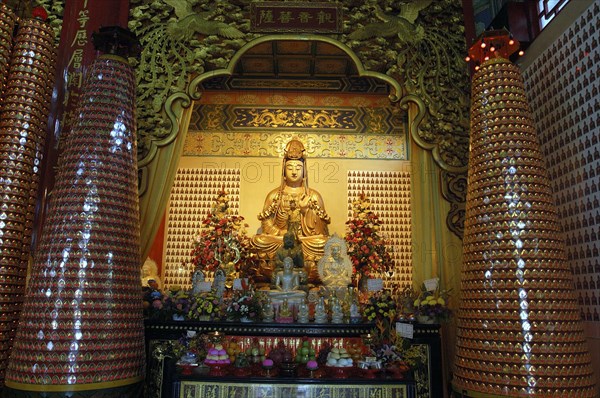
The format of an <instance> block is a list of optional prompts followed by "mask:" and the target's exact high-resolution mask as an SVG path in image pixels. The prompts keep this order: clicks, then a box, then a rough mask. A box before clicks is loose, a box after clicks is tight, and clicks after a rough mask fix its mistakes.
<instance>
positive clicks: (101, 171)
mask: <svg viewBox="0 0 600 398" xmlns="http://www.w3.org/2000/svg"><path fill="white" fill-rule="evenodd" d="M93 41H94V44H95V45H96V48H97V49H99V50H102V51H104V52H110V53H109V54H105V55H102V56H100V57H99V58H98V59H97V60H96V61H94V63H93V64H92V65H91V67H90V69H89V71H88V72H87V75H86V79H85V83H84V85H83V87H82V96H81V102H80V106H79V108H78V113H77V120H76V122H75V123H74V126H73V129H72V130H71V132H70V133H69V134H68V135H67V138H66V142H65V143H64V145H61V147H62V148H64V151H63V152H62V153H61V156H60V159H59V164H58V169H57V178H56V184H55V186H54V189H53V191H52V192H51V197H50V203H49V210H48V212H47V219H46V220H45V224H44V228H43V230H42V234H41V238H40V244H39V246H38V250H37V252H36V255H35V258H34V262H33V266H32V270H31V280H30V284H29V287H28V291H27V295H26V298H25V304H24V308H23V312H22V315H21V319H20V321H19V327H18V331H17V336H16V338H15V343H14V347H13V350H12V353H11V357H10V361H9V365H8V369H7V372H6V381H5V385H6V387H5V394H6V396H9V397H21V396H27V397H31V396H38V394H39V396H44V397H48V396H60V397H64V396H74V395H73V394H76V395H77V396H78V397H84V396H88V395H89V396H94V397H96V396H102V397H134V396H135V397H137V396H139V395H140V390H141V384H142V380H143V376H144V365H145V358H144V329H143V318H142V305H141V300H140V287H139V278H140V264H139V258H140V254H139V252H140V241H139V240H140V224H139V201H138V190H137V145H136V128H135V127H136V126H135V115H134V104H135V87H134V86H135V85H134V73H133V70H132V68H131V66H130V65H129V64H128V63H127V60H126V58H125V57H126V56H127V55H129V54H128V53H129V52H130V51H129V49H130V48H131V47H132V46H133V47H134V48H136V49H137V41H136V39H135V37H133V36H132V35H131V34H130V33H129V32H128V31H125V30H124V29H121V28H116V27H113V28H110V27H109V28H102V29H101V30H100V33H99V34H95V35H94V36H93Z"/></svg>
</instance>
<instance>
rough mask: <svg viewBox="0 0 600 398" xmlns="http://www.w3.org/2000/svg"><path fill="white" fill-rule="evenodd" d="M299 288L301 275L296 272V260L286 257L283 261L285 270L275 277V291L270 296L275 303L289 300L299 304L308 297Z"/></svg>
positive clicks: (271, 291) (272, 290) (270, 292)
mask: <svg viewBox="0 0 600 398" xmlns="http://www.w3.org/2000/svg"><path fill="white" fill-rule="evenodd" d="M299 288H300V274H299V272H298V271H296V270H294V260H292V258H291V257H286V258H284V259H283V270H282V271H279V272H278V273H277V275H276V276H275V289H271V290H270V291H269V296H270V297H271V298H272V299H273V300H275V301H281V300H283V299H287V300H288V301H290V302H292V303H298V304H299V303H300V301H302V300H304V298H305V297H306V292H305V291H303V290H300V289H299Z"/></svg>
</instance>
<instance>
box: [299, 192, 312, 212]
mask: <svg viewBox="0 0 600 398" xmlns="http://www.w3.org/2000/svg"><path fill="white" fill-rule="evenodd" d="M309 204H310V196H309V195H307V194H302V196H301V197H300V208H302V209H306V208H307V207H308V206H309Z"/></svg>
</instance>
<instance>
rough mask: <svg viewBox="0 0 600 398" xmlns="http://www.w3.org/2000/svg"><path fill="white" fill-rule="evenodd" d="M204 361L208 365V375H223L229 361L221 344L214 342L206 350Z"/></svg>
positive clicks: (225, 372)
mask: <svg viewBox="0 0 600 398" xmlns="http://www.w3.org/2000/svg"><path fill="white" fill-rule="evenodd" d="M204 363H205V364H206V365H208V366H209V367H210V371H209V372H208V375H209V376H225V375H226V374H227V368H228V367H229V364H230V363H231V361H230V360H229V355H227V351H225V349H224V348H223V345H222V344H216V345H215V346H214V347H213V348H211V349H209V350H208V354H207V355H206V359H205V360H204Z"/></svg>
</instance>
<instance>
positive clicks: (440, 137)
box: [129, 0, 468, 250]
mask: <svg viewBox="0 0 600 398" xmlns="http://www.w3.org/2000/svg"><path fill="white" fill-rule="evenodd" d="M149 3H150V2H149V1H145V0H141V1H139V2H136V3H134V5H133V8H132V11H131V15H132V18H131V20H130V22H129V27H130V29H132V30H133V31H134V32H135V33H136V34H137V35H138V36H139V37H140V38H141V41H142V45H143V48H144V53H143V54H142V57H141V59H140V61H139V63H138V64H137V65H136V66H137V77H138V90H139V91H138V110H139V118H138V121H139V124H138V129H139V140H138V142H139V149H140V153H139V158H140V162H139V163H140V184H141V186H140V192H141V206H142V222H143V225H147V226H148V227H147V228H148V229H146V228H145V227H143V231H142V234H143V238H144V239H148V240H149V239H151V237H152V236H153V234H154V231H155V230H156V228H157V221H156V220H154V219H153V216H151V215H150V214H149V213H148V211H146V210H145V208H146V206H147V204H148V203H149V202H155V201H157V197H160V198H162V200H159V202H161V203H162V202H164V201H165V200H166V198H167V192H168V188H170V185H171V180H164V181H162V183H161V184H160V186H161V188H160V190H159V191H158V192H157V191H154V192H153V193H151V192H150V191H151V190H152V189H153V188H152V186H154V185H151V184H154V183H153V181H155V182H157V183H158V181H156V178H163V177H161V176H160V175H159V174H160V173H158V172H157V170H156V166H155V164H156V162H161V161H165V160H167V159H169V158H170V157H172V156H179V154H181V151H182V145H181V143H177V142H176V141H178V140H180V139H182V138H183V137H184V136H185V134H186V128H185V127H182V126H181V125H180V124H179V121H180V120H187V119H188V118H189V116H190V115H189V114H188V113H187V110H189V109H190V106H191V105H192V102H193V101H195V100H197V99H198V98H200V97H201V96H202V95H203V93H204V91H205V90H206V89H207V86H206V85H205V83H206V82H207V81H208V80H211V81H212V83H215V82H216V81H219V79H221V80H222V81H226V80H227V79H224V78H225V77H227V76H234V78H232V79H231V80H229V81H226V83H225V84H228V85H236V84H237V85H238V86H237V87H240V86H239V84H240V80H239V79H237V80H236V79H235V74H236V69H235V68H237V67H240V66H241V64H238V61H239V60H240V59H241V58H242V57H243V55H244V54H247V55H249V54H250V52H251V51H254V54H255V55H258V57H255V58H256V59H257V62H259V61H260V59H259V58H260V55H261V52H260V51H261V50H260V46H261V45H264V44H267V43H269V42H272V43H275V42H283V41H284V40H290V39H291V40H293V39H294V36H293V34H290V33H281V32H279V33H278V34H269V33H266V34H265V32H258V31H251V30H249V26H250V23H249V19H250V17H251V16H252V12H251V10H250V6H249V4H241V3H237V2H231V3H220V4H219V6H218V7H214V6H212V5H211V3H210V2H198V3H195V4H194V5H192V4H191V3H189V2H186V1H184V0H181V1H169V2H165V3H156V4H153V6H152V7H149ZM306 4H308V5H310V3H306ZM423 4H425V3H423ZM449 16H455V19H456V20H457V21H459V20H460V19H461V18H462V12H461V6H460V4H458V3H456V2H454V1H450V0H447V1H443V2H436V3H435V4H430V5H428V6H427V7H422V6H417V5H416V3H415V4H409V5H403V6H402V7H399V6H398V5H397V4H396V3H395V2H391V1H381V2H378V4H377V5H376V7H372V6H370V5H368V4H364V5H354V4H350V3H346V2H342V4H341V13H340V18H341V19H342V22H343V23H342V24H341V25H339V26H340V27H341V28H339V29H341V31H339V32H337V33H336V34H335V39H333V37H334V36H333V34H331V33H322V34H319V35H310V34H309V35H306V34H303V37H305V38H310V39H312V40H315V41H316V42H317V43H329V44H333V47H337V48H338V49H339V50H341V52H342V53H345V54H347V55H348V57H349V58H350V59H351V60H352V63H353V64H354V65H355V66H356V76H355V77H356V78H358V77H361V78H369V79H373V78H374V79H379V80H380V81H382V82H384V83H385V84H387V85H388V86H389V87H390V91H389V94H390V100H391V101H392V103H397V104H398V105H399V106H400V107H403V108H410V109H413V111H415V112H416V113H419V114H420V116H418V117H417V118H416V119H413V120H414V122H415V123H414V125H413V126H411V138H412V139H413V140H414V141H415V142H416V143H417V144H418V145H419V146H420V147H422V148H424V149H427V150H431V151H432V154H433V158H434V160H435V162H436V163H437V165H438V166H439V167H441V168H442V169H444V170H447V171H449V172H451V173H453V174H454V175H460V174H461V173H462V174H464V173H465V170H466V163H467V131H466V130H467V125H468V123H467V120H468V117H467V114H468V98H467V95H466V94H465V93H466V92H467V91H468V90H467V89H466V88H467V82H468V80H467V75H466V73H465V72H466V71H465V68H464V67H463V55H462V53H463V47H464V42H463V41H464V38H463V32H462V29H463V28H462V26H461V24H458V23H450V22H449V21H450V20H451V18H450V17H449ZM382 19H383V20H387V21H390V23H393V24H397V25H395V26H396V30H392V31H390V32H377V29H378V28H379V27H378V23H379V22H380V21H381V20H382ZM186 23H188V24H189V25H188V26H189V29H188V30H187V31H185V32H183V31H182V30H181V29H182V27H183V26H184V25H185V24H186ZM220 24H226V25H227V26H228V27H229V28H228V29H225V28H224V27H223V25H220ZM400 26H403V27H402V28H400ZM298 29H299V28H298ZM298 29H296V30H289V31H288V32H299V31H300V30H298ZM402 29H404V30H406V32H405V31H403V30H402ZM314 31H315V30H314V29H313V30H312V32H314ZM407 32H411V33H410V34H398V33H407ZM441 32H443V34H442V33H441ZM374 33H381V34H380V35H379V36H382V37H383V38H382V39H379V38H376V37H374ZM408 38H410V39H408ZM303 40H304V39H303ZM161 49H166V50H167V51H166V52H165V51H162V50H161ZM333 55H335V54H333ZM263 58H264V57H263ZM330 58H331V59H330V62H328V63H324V64H322V65H324V67H323V68H321V69H319V71H320V72H325V73H326V72H328V71H332V70H339V68H340V67H341V65H342V64H340V63H339V62H338V61H339V59H337V58H336V57H335V56H333V57H330ZM300 61H301V60H300ZM300 61H298V62H300ZM294 62H295V63H294ZM294 62H292V63H290V62H289V61H286V62H285V63H283V62H282V63H281V65H279V66H281V67H283V68H285V67H290V65H297V64H298V62H296V61H294ZM425 65H427V67H425ZM264 66H265V68H267V69H265V72H266V73H267V74H266V75H265V74H263V76H262V77H261V79H258V80H255V83H258V82H261V83H262V84H263V86H262V87H264V84H267V85H269V86H270V87H275V86H277V84H280V83H282V81H281V80H280V79H272V78H270V77H269V76H268V73H269V69H268V67H269V65H268V64H264ZM355 77H351V78H348V79H346V80H345V81H344V83H343V84H344V85H348V84H349V85H352V84H354V83H355V82H356V79H355ZM284 80H285V79H284ZM285 82H286V83H289V84H291V85H295V84H298V80H294V79H287V80H285ZM315 82H316V81H315ZM212 83H211V84H212ZM316 83H318V86H319V87H321V88H325V89H328V88H331V86H332V85H335V84H337V83H336V82H332V81H328V80H327V79H322V80H320V81H318V82H316ZM319 87H316V88H317V89H318V88H319ZM298 88H299V89H301V90H302V89H303V88H302V87H301V86H298ZM411 112H412V111H411ZM182 117H183V119H182ZM411 123H412V122H411ZM184 126H185V125H184ZM167 175H169V176H171V177H170V178H172V176H174V169H173V170H172V171H170V172H169V173H167ZM442 178H444V180H446V178H447V176H446V175H444V176H442ZM461 187H462V184H452V185H449V188H448V190H449V191H450V194H449V195H445V196H444V197H445V198H446V199H447V200H449V201H451V203H452V204H453V206H452V208H451V209H450V213H449V214H448V217H447V219H448V223H449V225H451V226H452V230H453V231H455V232H456V233H457V234H460V233H461V230H462V227H461V223H462V209H463V205H462V202H464V191H462V192H461V191H457V190H456V189H461ZM148 195H150V196H148ZM162 206H163V207H162V208H163V209H164V208H165V207H164V206H166V205H164V204H163V205H162ZM155 210H156V209H155ZM159 210H160V209H159ZM159 213H160V212H159ZM146 250H147V249H146Z"/></svg>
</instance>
